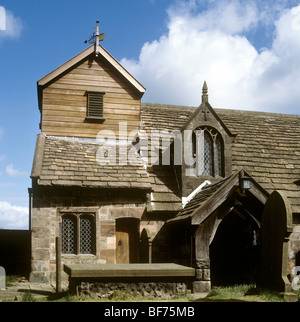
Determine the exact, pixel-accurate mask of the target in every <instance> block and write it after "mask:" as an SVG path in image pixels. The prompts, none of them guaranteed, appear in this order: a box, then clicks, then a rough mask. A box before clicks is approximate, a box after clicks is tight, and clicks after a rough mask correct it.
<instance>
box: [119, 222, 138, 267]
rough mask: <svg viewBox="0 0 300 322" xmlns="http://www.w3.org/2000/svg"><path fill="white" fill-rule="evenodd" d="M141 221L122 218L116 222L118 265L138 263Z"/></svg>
mask: <svg viewBox="0 0 300 322" xmlns="http://www.w3.org/2000/svg"><path fill="white" fill-rule="evenodd" d="M138 246H139V220H138V219H136V218H120V219H117V220H116V263H117V264H129V263H137V262H138V254H139V247H138Z"/></svg>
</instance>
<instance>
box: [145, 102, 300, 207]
mask: <svg viewBox="0 0 300 322" xmlns="http://www.w3.org/2000/svg"><path fill="white" fill-rule="evenodd" d="M195 109H196V108H195V107H184V106H174V105H162V104H142V121H143V125H144V129H145V130H146V131H148V132H150V131H151V130H155V129H157V130H167V131H172V130H176V129H177V130H178V129H181V128H182V126H183V125H184V124H185V123H186V122H187V121H188V120H189V118H190V117H191V116H192V114H193V113H194V112H195ZM214 110H215V112H216V113H217V114H218V115H219V117H220V118H221V119H222V121H223V122H224V124H225V125H226V126H227V127H228V129H229V130H230V131H231V133H233V134H236V135H237V136H236V139H235V141H234V143H233V146H232V172H235V171H237V169H239V168H241V167H242V168H243V169H244V170H245V171H246V172H247V173H249V175H251V176H252V177H253V178H254V179H255V181H257V182H258V183H259V184H260V185H261V186H262V187H263V188H264V189H265V190H266V191H267V192H269V193H271V192H272V191H274V190H281V191H283V192H284V193H285V195H286V196H287V197H288V198H289V201H290V203H291V206H292V209H293V211H294V212H297V213H300V185H299V180H300V143H299V142H300V115H286V114H277V113H264V112H252V111H239V110H225V109H214Z"/></svg>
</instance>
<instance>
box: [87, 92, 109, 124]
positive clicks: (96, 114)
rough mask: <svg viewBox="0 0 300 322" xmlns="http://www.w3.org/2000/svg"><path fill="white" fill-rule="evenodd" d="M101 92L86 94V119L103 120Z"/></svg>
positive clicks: (102, 94)
mask: <svg viewBox="0 0 300 322" xmlns="http://www.w3.org/2000/svg"><path fill="white" fill-rule="evenodd" d="M104 94H105V93H103V92H87V100H88V106H87V117H89V118H103V96H104Z"/></svg>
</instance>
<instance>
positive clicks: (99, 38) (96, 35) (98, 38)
mask: <svg viewBox="0 0 300 322" xmlns="http://www.w3.org/2000/svg"><path fill="white" fill-rule="evenodd" d="M96 23H97V26H96V27H94V33H93V35H92V36H91V38H90V39H89V40H86V41H85V42H84V43H85V44H86V43H89V44H94V45H95V54H96V57H98V55H99V52H100V50H99V48H100V41H103V40H104V39H105V33H102V34H99V20H97V21H96ZM95 29H96V31H95Z"/></svg>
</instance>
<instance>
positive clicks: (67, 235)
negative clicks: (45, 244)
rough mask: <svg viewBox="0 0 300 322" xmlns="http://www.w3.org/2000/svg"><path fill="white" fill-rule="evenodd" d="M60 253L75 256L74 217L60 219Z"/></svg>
mask: <svg viewBox="0 0 300 322" xmlns="http://www.w3.org/2000/svg"><path fill="white" fill-rule="evenodd" d="M62 253H63V254H76V217H75V216H65V217H63V218H62Z"/></svg>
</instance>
